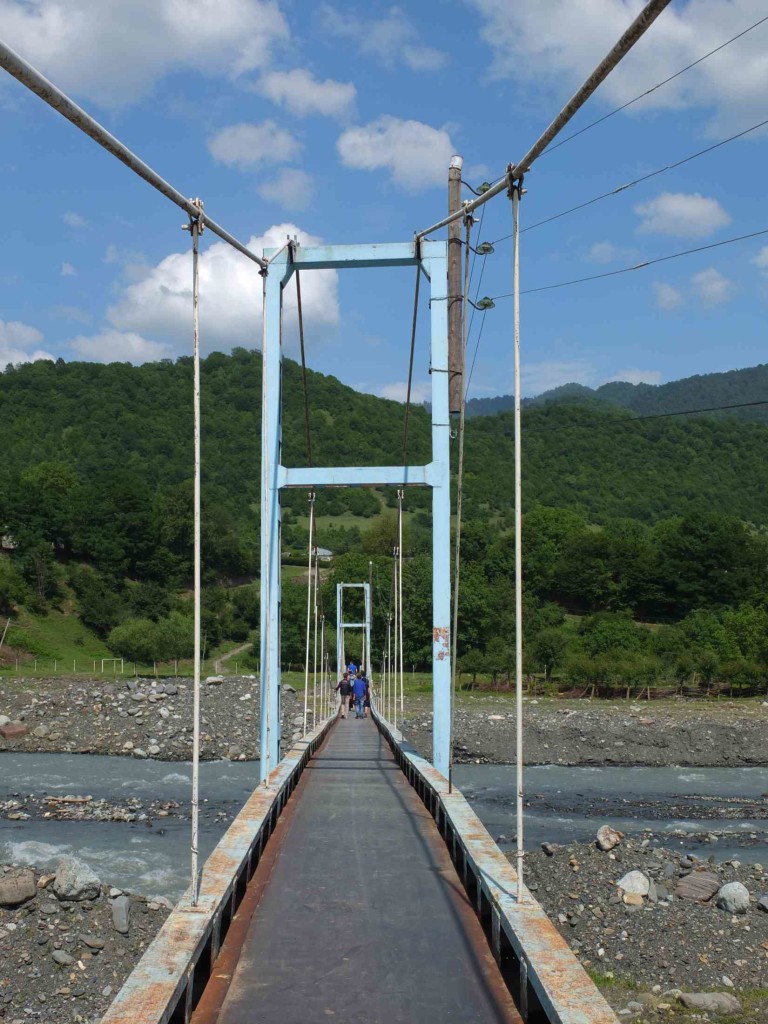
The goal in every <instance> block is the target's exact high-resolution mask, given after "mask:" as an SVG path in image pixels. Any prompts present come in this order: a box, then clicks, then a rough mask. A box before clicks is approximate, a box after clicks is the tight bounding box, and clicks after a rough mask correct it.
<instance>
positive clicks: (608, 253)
mask: <svg viewBox="0 0 768 1024" xmlns="http://www.w3.org/2000/svg"><path fill="white" fill-rule="evenodd" d="M636 255H637V253H636V250H634V249H626V248H622V247H621V246H619V245H614V244H613V242H595V243H594V245H592V246H591V247H590V249H589V252H588V253H587V259H588V260H589V262H590V263H615V262H616V260H629V259H632V258H633V257H634V256H636Z"/></svg>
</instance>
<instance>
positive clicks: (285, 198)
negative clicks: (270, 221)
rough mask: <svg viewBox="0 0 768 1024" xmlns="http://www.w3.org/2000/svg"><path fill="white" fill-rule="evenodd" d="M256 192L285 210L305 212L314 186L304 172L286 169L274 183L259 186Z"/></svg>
mask: <svg viewBox="0 0 768 1024" xmlns="http://www.w3.org/2000/svg"><path fill="white" fill-rule="evenodd" d="M257 191H258V193H259V195H260V196H261V197H262V198H263V199H268V200H270V201H271V202H274V203H279V204H280V206H284V207H285V209H286V210H306V208H307V206H309V204H310V202H311V200H312V193H313V191H314V186H313V182H312V177H311V176H310V175H309V174H307V172H306V171H300V170H297V169H295V168H292V167H286V168H285V169H284V170H282V171H281V172H280V173H279V174H278V176H277V177H276V178H275V179H274V181H265V182H264V184H263V185H259V187H258V189H257Z"/></svg>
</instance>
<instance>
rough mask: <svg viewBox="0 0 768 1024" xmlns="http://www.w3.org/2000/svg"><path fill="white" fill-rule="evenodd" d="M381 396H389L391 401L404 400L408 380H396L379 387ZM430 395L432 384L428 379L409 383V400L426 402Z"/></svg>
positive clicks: (415, 402) (406, 394) (416, 402)
mask: <svg viewBox="0 0 768 1024" xmlns="http://www.w3.org/2000/svg"><path fill="white" fill-rule="evenodd" d="M378 394H379V395H380V396H381V398H390V399H391V400H392V401H393V402H404V401H405V400H406V398H407V397H408V381H405V380H398V381H393V382H392V383H391V384H385V385H384V386H383V387H381V388H379V391H378ZM431 397H432V386H431V385H430V383H429V381H423V382H420V383H418V384H416V383H414V384H412V385H411V402H412V403H414V404H416V405H418V404H420V403H421V402H428V401H429V400H430V398H431Z"/></svg>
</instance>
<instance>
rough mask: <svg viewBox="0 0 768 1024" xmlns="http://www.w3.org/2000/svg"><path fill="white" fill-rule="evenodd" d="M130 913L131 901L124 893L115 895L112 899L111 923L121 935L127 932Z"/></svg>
mask: <svg viewBox="0 0 768 1024" xmlns="http://www.w3.org/2000/svg"><path fill="white" fill-rule="evenodd" d="M130 915H131V901H130V898H129V897H128V896H126V895H124V894H123V895H120V896H117V897H116V898H115V899H114V900H112V924H113V925H114V928H115V931H117V932H120V934H121V935H127V934H128V925H129V921H130Z"/></svg>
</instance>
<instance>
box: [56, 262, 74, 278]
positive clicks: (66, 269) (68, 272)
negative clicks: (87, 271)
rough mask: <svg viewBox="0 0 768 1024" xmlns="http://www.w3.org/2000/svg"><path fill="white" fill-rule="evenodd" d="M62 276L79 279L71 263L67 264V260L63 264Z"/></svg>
mask: <svg viewBox="0 0 768 1024" xmlns="http://www.w3.org/2000/svg"><path fill="white" fill-rule="evenodd" d="M60 273H61V276H62V277H77V271H76V270H75V268H74V267H73V266H72V264H71V263H67V262H66V260H65V261H64V263H62V264H61V271H60Z"/></svg>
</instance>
